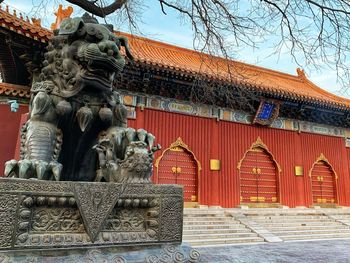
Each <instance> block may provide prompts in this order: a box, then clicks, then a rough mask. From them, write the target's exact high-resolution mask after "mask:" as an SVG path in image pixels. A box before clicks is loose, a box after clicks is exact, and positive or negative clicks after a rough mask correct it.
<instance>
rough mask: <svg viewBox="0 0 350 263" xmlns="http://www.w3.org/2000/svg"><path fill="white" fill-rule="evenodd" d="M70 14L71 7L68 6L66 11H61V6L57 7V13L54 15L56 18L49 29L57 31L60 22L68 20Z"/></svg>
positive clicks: (71, 11)
mask: <svg viewBox="0 0 350 263" xmlns="http://www.w3.org/2000/svg"><path fill="white" fill-rule="evenodd" d="M72 13H73V7H71V6H68V7H67V8H66V9H63V6H62V5H59V6H58V10H57V12H55V13H54V14H55V16H56V21H55V23H52V24H51V29H52V30H55V29H59V28H60V25H61V22H62V20H64V19H66V18H70V16H71V14H72Z"/></svg>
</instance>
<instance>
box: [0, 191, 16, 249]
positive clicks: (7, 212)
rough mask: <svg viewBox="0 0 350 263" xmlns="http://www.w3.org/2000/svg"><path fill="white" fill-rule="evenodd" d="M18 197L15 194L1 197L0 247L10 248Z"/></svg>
mask: <svg viewBox="0 0 350 263" xmlns="http://www.w3.org/2000/svg"><path fill="white" fill-rule="evenodd" d="M17 201H18V196H17V195H14V194H1V195H0V230H1V231H0V247H1V248H4V247H10V246H11V242H12V233H13V228H14V226H15V222H16V208H17Z"/></svg>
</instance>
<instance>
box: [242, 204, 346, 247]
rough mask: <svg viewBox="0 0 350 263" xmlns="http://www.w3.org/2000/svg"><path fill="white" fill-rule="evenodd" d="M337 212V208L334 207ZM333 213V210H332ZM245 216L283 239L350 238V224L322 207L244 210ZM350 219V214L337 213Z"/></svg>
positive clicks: (340, 216)
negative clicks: (321, 208) (326, 211)
mask: <svg viewBox="0 0 350 263" xmlns="http://www.w3.org/2000/svg"><path fill="white" fill-rule="evenodd" d="M333 210H334V212H336V210H335V209H333ZM330 213H332V212H330ZM244 214H245V216H246V217H247V218H248V219H249V220H251V221H254V222H256V223H258V224H259V225H261V226H262V227H263V228H265V229H266V230H268V231H269V232H270V233H271V234H273V235H275V236H277V237H279V238H280V239H282V240H283V241H290V240H309V239H333V238H350V226H348V225H346V224H344V223H342V222H341V221H340V220H337V219H336V218H335V216H330V215H327V214H326V213H324V212H322V210H320V209H304V210H295V209H290V210H289V209H288V210H285V211H283V210H281V209H278V210H277V209H276V210H275V211H272V210H271V209H270V210H267V211H264V209H260V210H251V211H247V212H244ZM337 216H339V218H342V219H343V218H344V219H347V220H349V221H350V212H349V213H348V214H337Z"/></svg>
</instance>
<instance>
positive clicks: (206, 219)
mask: <svg viewBox="0 0 350 263" xmlns="http://www.w3.org/2000/svg"><path fill="white" fill-rule="evenodd" d="M183 220H184V221H210V220H211V221H213V220H215V221H230V220H233V218H232V217H204V216H203V217H184V218H183Z"/></svg>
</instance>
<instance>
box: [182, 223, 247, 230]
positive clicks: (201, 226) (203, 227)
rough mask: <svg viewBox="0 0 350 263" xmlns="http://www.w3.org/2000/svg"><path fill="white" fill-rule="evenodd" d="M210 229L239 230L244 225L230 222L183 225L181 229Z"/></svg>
mask: <svg viewBox="0 0 350 263" xmlns="http://www.w3.org/2000/svg"><path fill="white" fill-rule="evenodd" d="M195 229H198V230H202V229H203V230H204V229H207V230H210V229H227V230H241V229H246V227H245V226H244V225H241V224H231V225H183V230H195Z"/></svg>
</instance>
